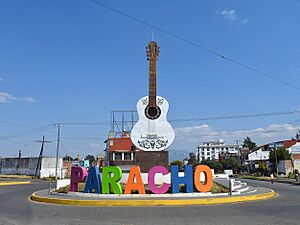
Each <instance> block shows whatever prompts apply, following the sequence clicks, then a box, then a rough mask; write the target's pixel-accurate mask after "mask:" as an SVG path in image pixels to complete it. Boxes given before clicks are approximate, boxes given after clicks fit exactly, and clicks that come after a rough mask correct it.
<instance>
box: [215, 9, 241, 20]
mask: <svg viewBox="0 0 300 225" xmlns="http://www.w3.org/2000/svg"><path fill="white" fill-rule="evenodd" d="M217 14H220V15H222V16H223V17H224V18H225V19H227V20H229V21H234V20H236V18H237V15H236V11H235V10H234V9H224V10H223V11H221V12H219V11H218V12H217Z"/></svg>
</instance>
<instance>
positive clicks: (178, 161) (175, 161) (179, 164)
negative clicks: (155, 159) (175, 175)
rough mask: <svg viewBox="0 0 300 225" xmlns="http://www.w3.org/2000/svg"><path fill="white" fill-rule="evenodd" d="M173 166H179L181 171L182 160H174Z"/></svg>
mask: <svg viewBox="0 0 300 225" xmlns="http://www.w3.org/2000/svg"><path fill="white" fill-rule="evenodd" d="M170 165H172V166H176V165H177V166H178V169H179V170H182V161H181V160H174V161H173V162H171V163H170Z"/></svg>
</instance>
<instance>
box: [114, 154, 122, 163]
mask: <svg viewBox="0 0 300 225" xmlns="http://www.w3.org/2000/svg"><path fill="white" fill-rule="evenodd" d="M115 160H116V161H117V160H119V161H121V160H122V153H120V152H116V153H115Z"/></svg>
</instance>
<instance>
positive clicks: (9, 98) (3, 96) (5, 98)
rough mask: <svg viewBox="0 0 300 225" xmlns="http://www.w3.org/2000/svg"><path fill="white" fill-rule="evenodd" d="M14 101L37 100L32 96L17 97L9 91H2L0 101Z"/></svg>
mask: <svg viewBox="0 0 300 225" xmlns="http://www.w3.org/2000/svg"><path fill="white" fill-rule="evenodd" d="M13 101H20V102H35V100H34V99H33V98H32V97H16V96H13V95H11V94H9V93H7V92H1V91H0V103H9V102H13Z"/></svg>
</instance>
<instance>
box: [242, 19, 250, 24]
mask: <svg viewBox="0 0 300 225" xmlns="http://www.w3.org/2000/svg"><path fill="white" fill-rule="evenodd" d="M247 23H249V19H247V18H245V19H243V20H241V21H240V24H241V25H246V24H247Z"/></svg>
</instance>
